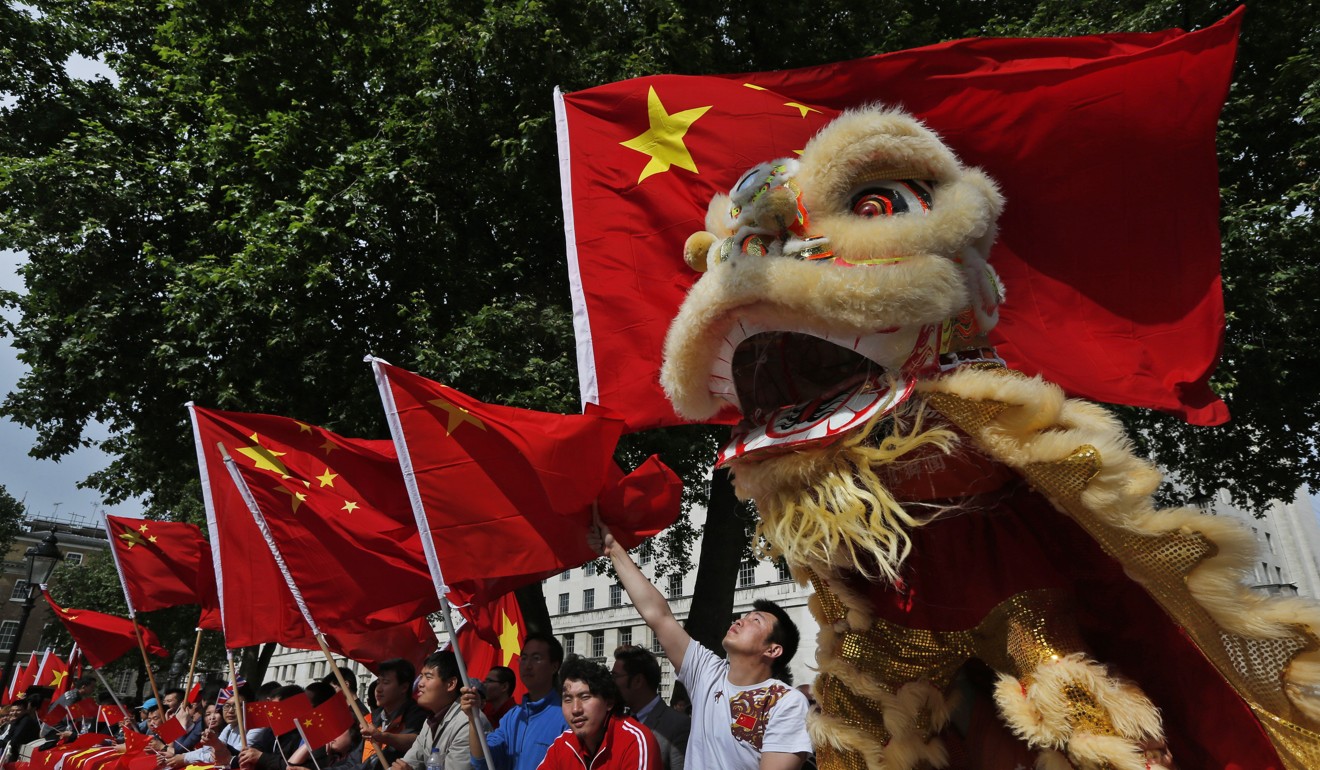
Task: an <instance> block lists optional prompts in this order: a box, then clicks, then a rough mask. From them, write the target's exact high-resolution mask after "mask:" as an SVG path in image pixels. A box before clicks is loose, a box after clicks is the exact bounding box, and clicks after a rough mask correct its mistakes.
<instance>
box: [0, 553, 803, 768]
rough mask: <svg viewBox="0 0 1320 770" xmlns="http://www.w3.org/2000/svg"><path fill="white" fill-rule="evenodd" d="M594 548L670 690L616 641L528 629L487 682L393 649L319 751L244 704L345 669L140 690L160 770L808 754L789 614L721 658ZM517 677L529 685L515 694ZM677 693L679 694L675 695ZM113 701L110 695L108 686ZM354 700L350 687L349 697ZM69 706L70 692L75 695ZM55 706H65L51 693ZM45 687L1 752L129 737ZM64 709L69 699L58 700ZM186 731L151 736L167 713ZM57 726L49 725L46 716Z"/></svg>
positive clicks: (678, 761)
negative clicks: (592, 655)
mask: <svg viewBox="0 0 1320 770" xmlns="http://www.w3.org/2000/svg"><path fill="white" fill-rule="evenodd" d="M591 545H592V546H593V547H594V548H595V549H596V552H597V553H600V554H601V555H603V556H605V557H607V558H609V559H610V561H611V562H612V563H613V565H614V569H615V571H616V572H617V573H618V576H619V580H620V583H621V584H622V585H623V587H624V589H625V590H626V591H627V592H628V594H629V597H630V598H631V599H632V602H633V604H634V605H635V607H636V608H637V610H638V612H639V613H640V614H641V616H642V619H643V620H644V621H645V622H646V623H647V624H648V625H649V626H650V627H651V629H652V630H653V632H654V633H655V635H656V638H657V639H658V640H659V642H660V644H661V646H662V647H663V649H664V654H665V656H666V657H667V658H668V659H669V661H670V662H671V663H672V664H673V667H674V670H675V671H676V672H677V680H678V683H679V684H678V685H676V687H675V690H676V694H675V698H674V699H673V700H672V701H671V703H668V704H666V703H665V702H664V700H663V699H662V698H661V696H660V684H661V671H660V664H659V661H658V660H657V658H656V656H655V655H654V654H653V653H652V652H651V651H650V650H648V649H645V648H642V647H637V646H633V645H625V646H622V647H619V648H618V649H617V650H615V651H614V661H613V667H612V668H607V667H605V666H604V665H601V664H600V663H596V662H593V661H590V660H587V659H584V658H580V657H576V656H572V657H570V658H569V659H568V660H565V657H564V650H563V647H562V645H560V643H559V640H558V639H556V638H555V637H554V636H553V635H550V634H539V633H531V634H528V635H527V636H526V637H525V639H524V641H523V644H522V650H521V653H520V655H519V671H518V672H517V673H516V674H515V672H514V671H513V670H511V669H509V668H507V667H503V666H497V667H495V668H492V669H491V670H490V672H489V673H488V674H487V675H486V677H485V679H484V681H481V682H477V681H475V680H474V681H467V679H466V677H464V676H463V675H462V672H461V671H460V669H459V666H458V661H457V660H456V658H455V655H454V653H453V652H452V651H449V650H441V651H439V652H436V653H434V654H432V655H431V656H430V657H428V658H427V659H426V661H425V662H424V663H423V665H422V668H421V671H420V672H419V671H416V670H415V669H414V666H413V664H412V663H410V662H408V661H406V660H403V659H395V660H389V661H385V662H383V663H381V664H380V665H379V666H378V667H377V678H376V680H375V681H374V682H372V683H371V686H370V687H369V688H368V694H367V702H366V704H362V703H360V702H359V703H358V704H357V705H358V710H359V711H360V712H362V713H364V714H366V715H368V716H367V717H366V719H365V726H363V725H362V724H358V725H355V726H353V727H352V728H350V729H348V730H347V731H346V732H344V733H343V734H342V735H340V736H338V737H337V738H335V739H334V740H332V741H330V742H329V743H328V744H327V745H325V746H321V747H318V748H315V749H312V748H311V747H310V746H308V745H307V744H306V743H305V742H304V740H303V736H302V735H301V734H300V733H299V731H298V730H296V729H294V730H289V731H287V732H284V733H282V734H276V732H275V730H274V729H272V728H271V727H260V728H254V729H249V730H247V731H246V732H245V733H244V732H243V731H242V730H241V728H240V724H241V720H240V718H239V704H241V703H244V702H261V701H284V700H287V699H291V698H300V696H301V695H305V696H306V698H307V700H308V702H310V704H311V706H313V707H314V706H318V705H320V704H322V703H324V702H326V701H327V700H328V699H330V698H334V697H342V695H341V694H340V684H339V683H340V682H341V681H343V682H356V677H355V676H354V675H353V673H352V671H351V670H349V669H341V671H340V672H338V674H339V675H338V676H336V675H335V673H334V672H332V674H331V675H330V676H328V677H326V678H325V679H323V680H321V681H314V682H310V683H308V684H306V685H305V686H299V685H296V684H282V683H280V682H267V683H265V684H263V685H261V686H260V687H256V688H252V687H250V686H249V685H247V684H242V685H240V687H239V688H238V690H237V693H236V695H237V697H233V696H232V695H231V694H230V693H229V692H227V691H225V692H222V691H221V690H220V687H221V685H220V684H213V685H212V686H210V687H209V688H202V689H201V690H200V691H199V692H198V693H197V697H195V698H194V699H192V700H190V699H189V698H187V697H186V695H185V692H184V691H183V690H182V689H169V690H165V691H163V692H162V693H161V696H160V698H161V703H160V704H157V703H156V700H155V699H154V698H151V699H148V700H147V701H146V702H144V703H143V704H142V705H141V706H140V707H139V708H138V710H137V714H136V716H137V722H136V724H133V725H131V726H132V727H133V728H134V729H135V730H136V731H138V732H140V733H142V734H144V735H147V736H150V738H149V740H150V744H149V749H148V750H149V751H151V752H153V753H154V754H155V755H156V758H157V764H158V766H161V767H171V768H186V767H190V766H194V765H220V766H230V767H235V768H240V769H242V770H367V768H371V767H372V766H375V767H376V768H377V770H468V769H469V768H471V769H472V770H537V769H538V768H543V769H544V770H579V769H581V768H585V770H625V769H626V770H684V768H687V769H688V770H703V769H704V768H712V769H714V768H720V769H721V770H723V769H724V768H729V769H730V770H743V769H746V770H753V769H760V770H797V768H799V767H801V766H802V765H803V764H804V763H806V762H808V761H810V759H811V755H812V746H811V741H810V740H809V738H808V736H807V732H806V716H807V710H808V699H807V697H806V696H805V695H804V694H803V693H802V692H800V691H799V690H796V689H793V687H792V686H791V678H790V675H789V673H788V664H789V662H790V661H791V660H792V658H793V655H794V653H795V652H796V650H797V647H798V631H797V628H796V627H795V626H794V624H793V622H792V620H791V619H790V618H789V616H788V615H787V613H785V612H784V610H783V609H781V608H780V607H778V606H777V605H775V604H773V603H772V602H768V601H757V602H756V603H755V604H754V609H753V610H752V611H751V612H748V613H747V614H745V615H743V616H742V617H740V618H738V619H737V620H735V621H734V622H733V624H732V625H731V626H730V628H729V630H728V633H727V634H726V635H725V637H724V640H723V647H724V652H725V657H723V658H721V657H720V656H718V655H717V654H716V653H715V652H714V651H712V650H709V649H706V648H705V647H703V646H702V645H700V644H698V643H697V642H696V641H695V640H693V639H692V638H691V637H690V636H689V635H688V634H687V632H686V631H685V630H684V629H683V627H682V626H681V625H680V624H679V622H678V621H677V620H676V619H675V618H674V615H673V613H672V612H671V611H670V609H669V605H668V602H667V601H666V600H665V599H664V597H663V596H662V595H661V594H660V592H659V590H657V589H656V587H655V586H654V585H652V584H651V582H650V580H648V579H647V578H646V577H645V576H644V575H643V574H642V572H641V570H640V569H638V567H637V565H636V564H635V563H634V562H633V561H632V558H631V557H630V556H629V554H628V552H627V551H626V550H625V549H623V548H622V547H621V546H620V545H619V544H618V543H616V542H615V541H614V539H613V537H611V535H610V533H609V531H608V529H606V528H604V527H601V528H599V529H598V530H597V531H595V532H594V533H593V534H592V536H591ZM519 681H521V682H522V685H523V687H524V688H525V689H526V695H525V696H524V697H523V698H522V700H521V702H515V699H514V698H513V697H512V695H513V693H514V692H515V690H516V689H517V684H518V682H519ZM95 690H96V680H95V679H94V678H93V677H91V676H88V677H84V678H82V679H79V680H78V682H77V684H76V687H75V689H74V690H73V691H71V693H70V695H69V696H66V697H68V698H73V699H78V698H86V697H89V696H91V695H92V694H93V693H94V692H95ZM680 693H685V694H683V695H680ZM104 695H105V696H109V694H108V693H106V694H104ZM351 697H352V698H353V699H355V700H356V698H357V694H356V693H353V694H352V696H351ZM70 702H73V701H72V700H71V701H70ZM55 705H56V706H57V705H59V704H55ZM52 708H54V706H51V705H48V704H46V703H45V702H44V700H43V699H42V696H41V694H40V693H37V692H34V693H32V694H30V695H29V696H28V697H25V698H23V699H20V700H19V701H18V702H16V703H14V704H13V705H11V706H10V707H9V708H8V710H7V711H6V712H5V713H4V715H3V716H4V720H3V724H2V725H0V742H2V745H3V746H4V751H5V752H6V753H7V756H9V757H12V758H18V757H20V756H21V755H23V754H24V752H28V753H30V751H31V750H32V749H33V748H47V747H51V746H55V745H58V744H59V743H61V742H67V741H70V740H72V739H73V737H74V736H75V735H77V734H79V733H84V732H88V731H96V732H102V733H104V734H105V736H106V737H105V742H106V744H107V745H109V744H110V743H111V742H121V743H120V745H121V746H122V745H123V743H122V741H124V730H125V728H124V726H123V724H122V722H123V721H125V720H122V719H119V720H116V719H109V718H106V719H100V718H97V719H96V723H95V724H90V723H89V721H88V720H86V719H85V718H84V719H83V720H82V723H81V724H80V723H79V721H78V720H77V719H74V718H73V714H72V713H71V712H70V713H69V719H66V720H64V721H62V722H59V723H57V724H56V725H54V726H49V725H46V724H44V722H43V721H42V720H41V719H40V718H39V717H40V716H41V715H42V714H48V713H51V709H52ZM66 711H67V709H66ZM170 719H174V720H177V721H178V722H179V727H177V728H176V729H174V730H173V731H165V734H166V735H167V736H170V737H173V735H174V733H177V732H179V728H182V730H183V732H182V735H179V736H178V737H174V738H173V739H172V740H168V741H162V740H161V739H160V738H159V735H160V733H161V732H162V730H161V728H162V725H163V724H164V721H165V720H170ZM46 721H52V720H46Z"/></svg>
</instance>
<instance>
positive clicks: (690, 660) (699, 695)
mask: <svg viewBox="0 0 1320 770" xmlns="http://www.w3.org/2000/svg"><path fill="white" fill-rule="evenodd" d="M587 540H588V544H589V545H590V546H591V547H592V549H593V550H595V551H596V553H599V554H600V555H602V556H606V557H608V558H609V560H610V562H611V563H612V564H613V565H614V570H615V572H616V573H618V576H619V582H620V583H621V584H622V585H623V588H624V590H626V591H627V592H628V597H629V598H630V599H632V603H633V606H635V607H636V608H637V612H638V614H640V615H641V616H642V620H644V621H646V624H647V625H648V626H650V627H651V630H652V631H653V632H654V633H655V636H656V638H657V639H659V640H660V644H661V646H662V647H664V650H665V656H666V657H667V658H669V662H670V663H672V664H673V665H674V670H675V671H676V672H677V674H678V679H679V681H681V682H682V683H683V684H684V686H686V687H687V689H688V695H689V696H691V698H692V733H691V735H690V736H689V738H688V747H687V754H686V756H685V760H684V764H685V766H686V767H687V770H725V768H728V770H798V768H800V767H801V766H802V763H803V762H804V761H805V760H806V758H807V757H808V756H809V755H810V754H811V739H810V738H809V737H807V722H806V720H807V699H806V696H804V695H803V694H802V693H800V692H798V691H797V690H794V689H793V688H792V687H791V686H790V684H789V683H790V681H791V677H790V676H789V673H788V664H789V661H791V660H792V659H793V653H795V652H797V647H798V631H797V627H796V626H795V625H793V621H792V620H791V619H790V618H789V617H788V614H787V613H785V612H784V610H783V609H782V608H780V607H779V606H778V605H776V604H774V603H773V602H768V601H758V602H756V603H755V604H754V605H753V609H752V611H751V612H749V613H747V614H746V615H744V616H742V617H741V618H739V619H738V620H736V621H734V622H733V625H731V626H730V627H729V632H728V633H727V634H725V636H724V641H723V645H724V651H725V653H726V654H727V655H728V659H727V660H721V659H720V658H719V657H718V656H717V655H715V653H713V652H711V651H710V650H707V649H706V648H705V647H702V646H701V645H700V644H697V643H696V642H695V641H694V640H693V639H692V637H691V636H688V633H687V631H684V630H683V626H681V625H679V622H678V620H677V619H675V618H674V614H673V613H672V612H670V610H669V602H667V601H665V598H664V596H662V595H661V594H660V591H659V590H658V589H657V588H656V587H655V586H654V585H652V584H651V581H650V580H648V579H647V577H646V576H645V575H643V574H642V571H641V570H640V569H638V567H637V564H636V563H634V562H633V560H632V557H631V556H629V555H628V552H627V551H626V550H624V548H623V547H622V546H620V545H619V544H618V543H617V542H615V540H614V537H613V536H612V535H610V531H609V529H608V528H607V527H605V526H604V525H603V524H601V523H600V521H599V520H597V522H596V526H595V527H594V528H593V531H592V532H591V533H590V534H589V535H588V538H587Z"/></svg>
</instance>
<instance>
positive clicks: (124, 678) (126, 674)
mask: <svg viewBox="0 0 1320 770" xmlns="http://www.w3.org/2000/svg"><path fill="white" fill-rule="evenodd" d="M132 685H133V670H132V669H130V668H126V669H124V670H123V671H120V672H119V679H118V680H116V681H115V689H116V690H118V691H119V692H128V688H129V687H131V686H132Z"/></svg>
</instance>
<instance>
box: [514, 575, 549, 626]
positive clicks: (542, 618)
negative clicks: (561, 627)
mask: <svg viewBox="0 0 1320 770" xmlns="http://www.w3.org/2000/svg"><path fill="white" fill-rule="evenodd" d="M514 596H516V597H518V609H520V610H522V615H523V623H525V624H526V625H527V628H525V629H523V631H524V633H525V634H531V633H541V634H553V633H554V629H553V628H551V626H550V610H549V609H548V608H547V607H546V606H545V592H544V591H542V590H541V581H539V580H538V581H536V582H535V583H532V584H531V585H529V586H523V587H522V588H519V589H518V590H516V591H514Z"/></svg>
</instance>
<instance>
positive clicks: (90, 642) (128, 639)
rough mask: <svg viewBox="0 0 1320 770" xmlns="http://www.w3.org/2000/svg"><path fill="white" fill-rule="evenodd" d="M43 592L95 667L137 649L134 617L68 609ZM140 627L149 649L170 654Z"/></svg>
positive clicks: (147, 630)
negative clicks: (132, 619) (131, 618)
mask: <svg viewBox="0 0 1320 770" xmlns="http://www.w3.org/2000/svg"><path fill="white" fill-rule="evenodd" d="M41 593H42V595H43V596H45V597H46V602H47V603H49V604H50V608H51V610H53V611H54V612H55V617H57V618H59V619H60V622H61V623H63V624H64V627H65V628H66V629H68V631H69V636H72V637H73V640H74V641H75V642H77V643H78V647H79V649H81V650H82V653H83V657H85V658H87V662H88V663H91V664H92V667H93V668H104V667H106V666H108V665H109V664H111V663H113V662H115V661H116V660H118V659H119V657H120V656H122V655H123V654H124V653H127V652H129V651H130V650H135V649H137V646H138V643H137V637H136V636H135V635H134V633H133V621H131V620H129V619H128V618H121V617H119V616H118V615H107V614H105V613H104V612H95V611H93V610H79V609H71V608H68V609H66V608H64V607H61V606H60V605H58V604H56V603H55V600H54V599H52V598H51V595H50V593H49V592H47V591H45V590H43V591H42V592H41ZM138 630H139V631H140V632H141V633H142V641H143V644H145V645H146V647H147V652H149V653H151V654H152V655H156V656H159V657H162V658H163V657H165V656H166V655H168V654H169V653H168V652H166V651H165V648H164V647H161V646H160V641H159V640H157V639H156V635H155V634H154V633H152V632H151V629H149V628H147V627H146V626H142V625H139V626H138Z"/></svg>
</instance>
